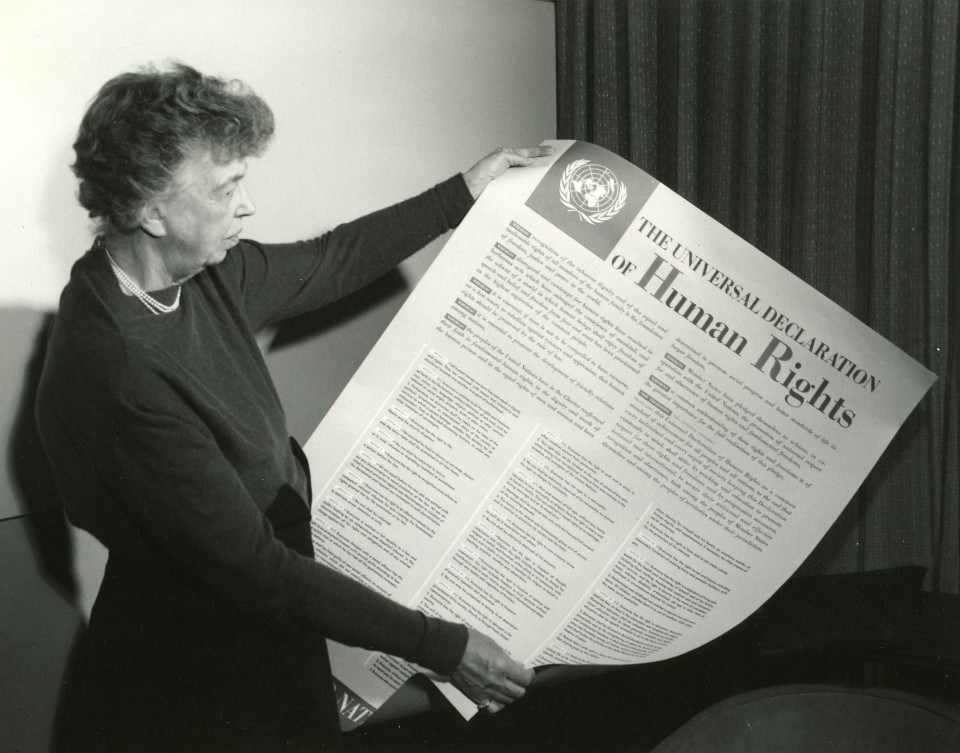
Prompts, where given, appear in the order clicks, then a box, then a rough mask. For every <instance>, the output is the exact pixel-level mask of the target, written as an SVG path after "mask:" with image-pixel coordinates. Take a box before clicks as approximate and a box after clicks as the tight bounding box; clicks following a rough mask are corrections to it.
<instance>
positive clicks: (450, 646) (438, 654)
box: [411, 613, 467, 677]
mask: <svg viewBox="0 0 960 753" xmlns="http://www.w3.org/2000/svg"><path fill="white" fill-rule="evenodd" d="M420 614H421V617H422V618H423V621H424V628H423V638H422V640H421V641H420V647H419V650H418V651H417V655H416V656H413V657H411V661H413V662H414V663H416V664H419V665H420V666H421V667H426V668H427V669H429V670H432V671H434V672H436V673H437V674H439V675H443V676H444V677H446V676H447V675H450V674H451V673H452V672H453V670H455V669H456V668H457V665H458V664H459V663H460V660H461V659H462V658H463V652H464V651H465V650H466V648H467V627H466V625H460V624H457V623H455V622H447V621H446V620H440V619H437V618H435V617H427V616H426V615H425V614H423V613H420Z"/></svg>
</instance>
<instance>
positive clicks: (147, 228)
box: [140, 203, 167, 238]
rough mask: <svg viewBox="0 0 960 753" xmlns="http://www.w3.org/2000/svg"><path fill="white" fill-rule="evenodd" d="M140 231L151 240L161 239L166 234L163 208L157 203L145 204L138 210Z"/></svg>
mask: <svg viewBox="0 0 960 753" xmlns="http://www.w3.org/2000/svg"><path fill="white" fill-rule="evenodd" d="M140 229H141V230H142V231H143V232H145V233H146V234H147V235H149V236H150V237H151V238H162V237H163V236H165V235H166V234H167V225H166V222H165V221H164V213H163V208H162V207H161V206H160V204H159V203H151V204H147V205H146V206H145V207H144V208H143V209H142V210H140Z"/></svg>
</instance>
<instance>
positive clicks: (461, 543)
mask: <svg viewBox="0 0 960 753" xmlns="http://www.w3.org/2000/svg"><path fill="white" fill-rule="evenodd" d="M550 143H552V144H553V145H554V146H555V147H556V153H555V154H554V155H552V156H551V157H549V158H542V159H541V161H540V162H541V164H539V165H537V166H534V167H526V168H522V169H514V170H510V171H508V173H507V174H506V175H504V176H503V177H501V178H499V179H498V180H496V181H494V183H492V184H491V185H490V186H489V187H488V188H487V189H486V191H485V192H484V193H483V194H482V196H481V198H480V200H479V201H478V202H477V204H476V205H475V207H474V208H473V209H472V210H471V211H470V213H469V214H468V216H467V217H466V219H465V220H464V222H463V223H462V224H461V226H460V227H459V228H458V229H457V231H456V232H455V233H454V234H453V236H452V237H451V239H450V240H449V242H448V243H447V245H446V247H445V248H444V250H443V252H442V253H441V255H440V256H439V258H438V259H437V260H436V262H435V263H434V264H433V265H432V267H431V268H430V270H429V271H428V273H427V275H426V276H425V277H424V278H423V280H422V281H421V282H420V284H419V285H418V286H417V288H416V290H415V291H414V292H413V294H412V295H411V297H410V298H409V300H408V302H407V303H406V305H405V306H404V308H403V309H402V310H401V311H400V313H399V314H398V315H397V317H396V318H395V320H394V321H393V322H392V324H391V326H390V327H389V328H388V330H387V332H386V333H385V335H384V336H383V338H382V339H381V340H380V342H379V343H378V344H377V345H376V347H375V348H374V350H373V351H372V352H371V354H370V356H369V357H368V359H367V360H366V361H365V363H364V364H363V365H362V367H361V368H360V370H359V371H358V372H357V374H356V376H355V377H354V379H353V380H352V381H351V383H350V384H349V385H348V387H347V388H346V390H345V391H344V393H343V394H342V396H341V397H340V399H339V400H338V402H337V403H336V404H335V405H334V406H333V408H332V409H331V411H330V413H329V414H328V416H327V417H326V418H325V419H324V421H323V423H322V424H321V426H320V427H319V428H318V429H317V431H316V432H315V434H314V435H313V436H312V437H311V439H310V441H309V442H308V443H307V446H306V453H307V455H308V457H309V460H310V463H311V466H312V468H313V469H314V475H315V478H314V487H315V489H317V491H318V493H317V495H316V498H315V500H314V508H313V532H314V545H315V548H316V552H317V558H318V559H319V560H321V561H323V562H325V563H327V564H329V565H331V566H333V567H335V568H337V569H339V570H341V571H342V572H344V573H346V574H348V575H350V576H352V577H354V578H357V579H358V580H360V581H362V582H364V583H366V584H367V585H369V586H370V587H371V588H374V589H376V590H377V591H379V592H381V593H383V594H386V595H388V596H390V597H392V598H394V599H396V600H398V601H400V602H402V603H404V604H406V605H408V606H411V607H415V608H417V609H421V610H423V611H425V612H427V613H429V614H433V615H436V616H439V617H443V618H446V619H449V620H455V621H459V622H465V623H467V624H468V625H471V626H473V627H476V628H477V629H479V630H482V631H483V632H486V633H488V634H489V635H491V636H492V637H494V638H495V639H496V640H497V641H498V642H500V643H501V645H503V646H504V647H505V648H507V650H509V652H510V653H511V654H512V655H513V656H514V658H517V659H519V660H521V661H523V662H526V663H527V664H528V665H531V666H537V665H544V664H561V663H562V664H625V663H636V662H647V661H654V660H660V659H667V658H670V657H673V656H676V655H678V654H681V653H683V652H686V651H689V650H691V649H694V648H696V647H698V646H701V645H703V644H704V643H706V642H708V641H710V640H712V639H714V638H716V637H718V636H719V635H721V634H722V633H724V632H725V631H727V630H729V629H730V628H732V627H734V626H735V625H737V624H738V623H739V622H741V621H742V620H743V619H744V618H746V617H747V616H749V614H751V613H752V612H753V611H754V610H756V609H757V607H759V606H760V605H761V604H762V603H763V602H764V601H765V600H766V599H767V598H769V597H770V595H771V594H773V592H774V591H775V590H776V589H777V588H779V587H780V586H781V585H782V584H783V582H784V581H785V580H786V579H787V578H788V577H789V576H790V575H791V574H792V573H793V571H794V570H795V569H796V568H797V566H798V565H799V564H800V563H801V562H802V561H803V559H804V558H805V557H806V556H807V555H808V554H809V552H810V551H811V550H812V549H813V547H814V546H815V545H816V544H817V542H818V541H819V540H820V539H821V537H822V536H823V534H824V533H825V532H826V531H827V529H828V528H829V526H830V525H831V523H832V522H833V521H834V520H835V519H836V518H837V516H838V515H839V514H840V512H841V511H842V510H843V508H844V506H845V505H846V504H847V502H848V501H849V500H850V499H851V497H852V496H853V494H854V493H855V491H856V490H857V488H858V487H859V485H860V484H861V483H862V481H863V480H864V478H865V477H866V475H867V473H868V472H869V471H870V469H871V468H872V466H873V465H874V464H875V463H876V461H877V459H878V458H879V456H880V454H881V453H882V451H883V450H884V448H885V447H886V446H887V444H888V443H889V441H890V440H891V438H892V437H893V435H894V434H895V432H896V431H897V429H898V428H899V427H900V425H901V424H902V423H903V421H904V420H905V419H906V418H907V416H908V415H909V413H910V412H911V411H912V409H913V408H914V406H915V405H916V403H917V402H918V401H919V400H920V398H921V397H922V396H923V394H924V393H925V392H926V390H927V389H929V387H930V385H931V384H932V383H933V380H934V376H933V375H932V374H931V373H930V372H928V371H927V370H926V369H924V368H923V367H922V366H920V365H919V364H918V363H916V362H915V361H913V360H912V359H910V358H909V357H908V356H907V355H905V354H904V353H903V352H901V351H900V350H899V349H897V348H896V347H895V346H894V345H892V344H891V343H890V342H888V341H887V340H885V339H884V338H882V337H881V336H880V335H878V334H877V333H875V332H873V331H872V330H870V329H869V328H868V327H866V326H865V325H864V324H862V323H861V322H859V321H858V320H857V319H855V318H854V317H852V316H851V315H850V314H848V313H847V312H845V311H843V310H842V309H840V308H839V307H838V306H836V305H835V304H834V303H832V302H831V301H830V300H828V299H827V298H825V297H824V296H822V295H820V294H819V293H818V292H817V291H815V290H813V289H812V288H811V287H810V286H808V285H806V284H805V283H804V282H803V281H801V280H799V279H798V278H797V277H795V276H794V275H792V274H791V273H789V272H787V271H786V270H784V269H783V268H781V267H780V266H778V265H777V264H776V263H774V262H773V261H771V260H770V259H769V258H768V257H766V256H764V255H763V254H762V253H761V252H759V251H758V250H757V249H755V248H753V247H752V246H750V245H749V244H748V243H746V242H745V241H744V240H742V239H741V238H739V237H737V236H736V235H735V234H733V233H732V232H730V231H729V230H727V229H726V228H724V227H723V226H721V225H720V224H719V223H717V222H716V221H714V220H712V219H711V218H710V217H708V216H706V215H705V214H704V213H703V212H701V211H700V210H698V209H697V208H696V207H694V206H693V205H691V204H690V203H689V202H687V201H685V200H684V199H682V198H680V197H679V196H678V195H677V194H675V193H674V192H673V191H671V190H669V189H668V188H666V187H665V186H663V185H661V184H659V183H658V182H657V181H656V180H655V179H653V178H652V177H650V176H649V175H647V174H646V173H644V172H643V171H642V170H640V169H639V168H637V167H635V166H634V165H631V164H630V163H628V162H626V161H624V160H622V159H621V158H619V157H617V156H616V155H614V154H612V153H610V152H607V151H605V150H603V149H601V148H599V147H597V146H594V145H592V144H588V143H585V142H550ZM331 658H332V661H333V667H334V675H335V676H336V679H337V683H338V686H339V687H338V695H339V701H340V704H341V716H342V719H343V721H344V726H345V727H350V726H352V725H355V724H359V723H363V722H364V721H366V720H367V719H368V718H369V716H370V715H371V714H372V713H373V712H374V711H375V710H376V709H377V708H379V706H380V705H381V704H382V703H383V702H384V701H385V700H386V699H387V698H389V696H390V695H391V694H392V693H393V692H394V691H395V690H396V689H397V688H399V687H400V685H402V684H403V682H404V681H405V680H406V679H408V678H409V677H410V676H411V675H412V674H413V673H414V672H417V671H419V670H418V668H417V667H414V666H411V665H409V664H407V663H406V662H404V661H401V660H399V659H396V658H394V657H391V656H386V655H382V654H377V653H371V652H367V651H363V650H359V649H353V648H348V647H345V646H341V645H339V644H335V643H331ZM437 682H438V684H439V685H440V687H441V690H443V691H444V692H445V694H446V695H447V696H448V698H450V699H451V700H452V701H453V702H454V703H455V704H456V705H457V706H458V708H461V710H462V711H463V713H464V714H465V715H467V714H469V713H471V712H472V711H474V710H475V707H474V706H473V704H472V703H470V702H469V701H468V700H467V699H466V698H465V697H463V696H462V695H460V694H459V692H458V691H456V690H455V689H454V688H452V686H450V685H449V684H448V683H444V682H443V681H442V679H440V678H437Z"/></svg>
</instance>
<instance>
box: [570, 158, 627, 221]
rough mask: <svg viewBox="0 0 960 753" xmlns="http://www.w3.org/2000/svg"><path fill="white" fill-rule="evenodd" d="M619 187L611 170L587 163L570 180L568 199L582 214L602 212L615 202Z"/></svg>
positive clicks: (593, 163)
mask: <svg viewBox="0 0 960 753" xmlns="http://www.w3.org/2000/svg"><path fill="white" fill-rule="evenodd" d="M619 185H620V184H619V183H618V182H617V176H616V175H614V174H613V171H612V170H610V169H609V168H606V167H604V166H603V165H598V164H596V163H595V162H588V163H587V164H586V165H583V166H582V167H580V168H578V169H577V170H576V171H575V172H574V173H573V175H572V176H571V178H570V188H571V189H572V190H571V192H570V199H571V201H572V202H573V204H574V206H576V207H577V209H579V210H581V211H582V212H586V213H588V214H592V213H594V212H603V211H605V210H607V209H609V208H610V207H611V206H612V205H613V203H614V202H615V201H616V199H617V193H618V190H619Z"/></svg>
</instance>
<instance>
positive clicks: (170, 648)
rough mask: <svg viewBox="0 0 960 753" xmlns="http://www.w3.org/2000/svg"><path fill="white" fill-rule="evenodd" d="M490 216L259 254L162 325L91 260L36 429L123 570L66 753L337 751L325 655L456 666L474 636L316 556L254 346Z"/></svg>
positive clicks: (68, 300) (417, 215) (290, 447)
mask: <svg viewBox="0 0 960 753" xmlns="http://www.w3.org/2000/svg"><path fill="white" fill-rule="evenodd" d="M471 201H472V199H471V197H470V194H469V192H468V191H467V189H466V185H465V184H464V182H463V179H462V177H461V176H455V177H454V178H451V179H450V180H448V181H446V182H444V183H441V184H439V185H438V186H436V187H435V188H433V189H431V190H429V191H427V192H426V193H424V194H421V195H420V196H418V197H415V198H413V199H410V200H408V201H406V202H402V203H401V204H398V205H396V206H395V207H392V208H390V209H385V210H382V211H380V212H376V213H374V214H372V215H368V216H367V217H364V218H362V219H360V220H357V221H355V222H352V223H348V224H346V225H342V226H340V227H338V228H336V229H335V230H333V231H331V232H329V233H327V234H326V235H324V236H322V237H320V238H318V239H315V240H312V241H306V242H300V243H293V244H277V245H261V244H258V243H254V242H250V241H241V242H240V243H239V244H238V245H237V246H236V247H235V248H233V249H232V250H231V251H230V252H229V253H228V255H227V257H226V259H225V260H224V261H223V262H222V263H221V264H219V265H217V266H215V267H211V268H208V269H205V270H204V271H203V272H201V273H199V274H198V275H196V276H195V277H193V278H191V279H190V280H188V281H187V282H186V283H185V284H184V286H183V290H182V293H181V302H180V306H179V307H178V308H177V309H176V310H175V311H173V312H171V313H168V314H162V315H154V314H152V313H150V312H149V311H148V310H147V309H146V308H145V307H144V306H143V304H142V303H141V302H140V301H139V300H138V299H136V298H135V297H132V296H126V295H124V294H123V293H122V292H121V290H120V288H119V286H118V285H117V281H116V279H115V278H114V275H113V273H112V271H111V269H110V267H109V264H108V261H107V259H106V256H105V254H104V252H103V250H102V248H100V247H98V246H95V247H94V248H93V249H92V250H91V251H89V252H87V254H85V255H84V257H83V258H81V259H80V260H79V261H78V262H77V263H76V265H75V266H74V269H73V271H72V275H71V279H70V282H69V284H68V285H67V287H66V288H65V290H64V292H63V295H62V298H61V302H60V309H59V313H58V315H57V317H56V322H55V324H54V328H53V331H52V334H51V340H50V343H49V346H48V352H47V357H46V361H45V365H44V371H43V376H42V380H41V385H40V391H39V396H38V403H37V420H38V425H39V428H40V433H41V437H42V440H43V444H44V447H45V449H46V451H47V453H48V455H49V458H50V461H51V464H52V467H53V469H54V474H55V477H56V481H57V483H58V486H59V488H60V490H61V493H62V496H63V499H64V503H65V506H66V509H67V513H68V516H69V517H70V519H71V521H72V522H73V523H74V524H75V525H77V526H80V527H82V528H84V529H86V530H88V531H89V532H91V533H92V534H93V535H94V536H96V537H97V538H98V539H99V540H100V541H101V542H102V543H103V544H104V545H105V546H106V547H107V549H108V550H109V560H108V564H107V568H106V573H105V576H104V581H103V584H102V586H101V589H100V592H99V594H98V597H97V601H96V603H95V605H94V607H93V611H92V614H91V618H90V622H89V626H88V629H87V631H86V634H85V636H84V639H83V640H82V641H81V642H80V645H79V647H78V648H77V651H76V652H75V656H74V660H73V663H72V667H71V670H70V671H69V673H68V677H67V681H66V686H65V693H64V697H63V699H62V701H61V711H62V714H61V719H62V724H61V725H60V734H59V735H58V739H59V741H60V743H61V745H62V746H63V747H66V748H69V749H74V750H117V751H128V752H129V751H144V750H158V751H159V750H163V751H168V750H202V751H205V752H206V753H211V752H213V751H218V750H223V751H239V750H251V751H254V750H255V751H273V750H315V749H320V748H323V747H327V746H329V747H336V746H337V745H338V744H339V742H338V739H339V733H338V722H337V713H336V709H335V707H334V699H333V692H332V685H331V676H330V668H329V661H328V659H327V653H326V645H325V639H326V638H332V639H335V640H338V641H341V642H344V643H347V644H351V645H357V646H363V647H366V648H370V649H375V650H380V651H384V652H387V653H391V654H396V655H399V656H402V657H404V658H407V659H410V660H412V661H415V662H417V663H418V664H420V665H422V666H425V667H428V668H430V669H432V670H434V671H436V672H439V673H441V674H447V673H449V672H451V671H452V670H453V669H454V667H455V666H456V664H457V663H458V661H459V659H460V657H461V655H462V653H463V649H464V646H465V645H466V628H465V627H463V626H462V625H454V624H451V623H447V622H444V621H441V620H437V619H433V618H429V617H426V616H425V615H423V614H422V613H420V612H417V611H414V610H410V609H407V608H405V607H402V606H400V605H398V604H395V603H393V602H391V601H389V600H387V599H385V598H383V597H382V596H380V595H378V594H376V593H374V592H373V591H371V590H369V589H367V588H365V587H363V586H361V585H359V584H358V583H356V582H354V581H352V580H350V579H348V578H346V577H344V576H342V575H340V574H339V573H337V572H335V571H333V570H331V569H330V568H327V567H325V566H323V565H321V564H320V563H318V562H316V561H315V560H314V559H313V557H312V546H311V541H310V527H309V501H310V500H309V493H308V486H309V472H308V470H307V468H306V460H305V458H304V457H303V455H302V453H301V452H299V448H298V447H297V446H296V443H295V442H293V441H292V440H291V438H290V437H289V435H288V431H287V427H286V422H285V418H284V414H283V410H282V408H281V405H280V401H279V398H278V396H277V393H276V391H275V389H274V386H273V384H272V382H271V380H270V376H269V374H268V371H267V368H266V365H265V363H264V361H263V358H262V356H261V353H260V349H259V348H258V346H257V343H256V341H255V340H254V332H255V331H256V330H257V329H258V328H260V327H262V326H264V325H267V324H270V323H273V322H277V321H280V320H282V319H284V318H287V317H290V316H293V315H296V314H298V313H301V312H304V311H307V310H310V309H314V308H317V307H319V306H322V305H323V304H325V303H328V302H330V301H333V300H336V299H337V298H339V297H341V296H343V295H346V294H347V293H349V292H351V291H353V290H355V289H357V288H359V287H360V286H362V285H363V284H365V283H366V282H368V281H370V280H372V279H374V278H376V277H377V276H379V275H381V274H383V273H384V272H385V271H387V270H388V269H390V268H392V267H393V266H395V265H396V264H397V263H398V262H399V261H401V260H402V259H403V258H405V257H406V256H408V255H409V254H411V253H413V252H414V251H416V250H417V249H419V248H421V247H422V246H423V245H424V244H426V243H427V242H429V241H430V240H432V239H433V238H435V237H437V236H438V235H440V234H441V233H442V232H444V231H446V230H447V229H449V228H451V227H453V226H455V225H456V224H457V223H458V222H459V221H460V220H461V219H462V217H463V215H464V214H465V213H466V211H467V209H468V208H469V206H470V203H471ZM173 293H174V291H173V290H172V289H171V290H168V291H159V292H157V293H155V294H154V295H155V297H157V298H159V299H163V298H164V296H167V298H168V299H172V297H173ZM331 357H335V354H331Z"/></svg>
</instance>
